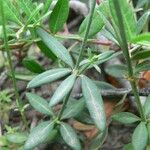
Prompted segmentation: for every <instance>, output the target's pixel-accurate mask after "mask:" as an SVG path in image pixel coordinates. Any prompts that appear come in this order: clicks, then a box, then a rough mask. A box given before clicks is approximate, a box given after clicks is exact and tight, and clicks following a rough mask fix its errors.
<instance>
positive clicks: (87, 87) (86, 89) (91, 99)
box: [82, 76, 106, 131]
mask: <svg viewBox="0 0 150 150" xmlns="http://www.w3.org/2000/svg"><path fill="white" fill-rule="evenodd" d="M82 91H83V96H84V97H85V100H86V104H87V107H88V110H89V112H90V115H91V117H92V118H93V120H94V122H95V124H96V126H97V127H98V128H99V129H100V130H101V131H104V130H105V128H106V117H105V112H104V105H103V100H102V97H101V95H100V91H99V90H98V88H97V86H96V85H95V84H94V82H93V81H92V80H91V79H89V78H88V77H86V76H82Z"/></svg>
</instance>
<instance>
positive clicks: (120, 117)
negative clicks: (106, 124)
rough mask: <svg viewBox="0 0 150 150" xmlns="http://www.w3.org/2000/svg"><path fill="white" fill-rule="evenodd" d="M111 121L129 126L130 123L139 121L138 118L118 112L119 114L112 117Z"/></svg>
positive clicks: (127, 113)
mask: <svg viewBox="0 0 150 150" xmlns="http://www.w3.org/2000/svg"><path fill="white" fill-rule="evenodd" d="M112 119H113V120H115V121H118V122H120V123H123V124H130V123H134V122H137V121H140V118H139V117H137V116H136V115H134V114H132V113H129V112H120V113H117V114H114V115H113V116H112Z"/></svg>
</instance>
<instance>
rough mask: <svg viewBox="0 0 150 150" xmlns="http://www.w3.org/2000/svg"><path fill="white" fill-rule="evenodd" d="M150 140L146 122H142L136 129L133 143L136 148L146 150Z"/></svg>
mask: <svg viewBox="0 0 150 150" xmlns="http://www.w3.org/2000/svg"><path fill="white" fill-rule="evenodd" d="M147 141H148V132H147V128H146V126H145V123H144V122H141V123H140V124H139V125H138V126H137V127H136V128H135V130H134V133H133V136H132V145H133V147H134V150H145V147H146V145H147Z"/></svg>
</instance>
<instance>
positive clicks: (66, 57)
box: [36, 28, 74, 68]
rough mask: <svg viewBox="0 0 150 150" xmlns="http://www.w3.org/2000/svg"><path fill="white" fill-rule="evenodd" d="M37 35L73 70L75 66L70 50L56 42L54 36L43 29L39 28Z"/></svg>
mask: <svg viewBox="0 0 150 150" xmlns="http://www.w3.org/2000/svg"><path fill="white" fill-rule="evenodd" d="M36 31H37V34H38V35H39V36H40V38H41V39H42V41H43V42H44V43H45V45H46V46H47V47H48V48H49V49H50V50H51V51H52V52H53V53H54V54H55V55H56V56H57V57H58V58H60V59H61V60H62V61H64V62H65V63H66V64H67V65H69V66H70V67H72V68H73V66H74V64H73V61H72V58H71V56H70V54H69V52H68V50H67V49H66V48H65V47H64V46H63V45H62V44H61V43H60V42H58V40H56V39H55V38H54V37H53V36H51V35H50V34H49V33H47V32H46V31H45V30H43V29H41V28H37V30H36Z"/></svg>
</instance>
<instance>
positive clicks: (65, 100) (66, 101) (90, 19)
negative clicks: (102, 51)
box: [58, 0, 96, 120]
mask: <svg viewBox="0 0 150 150" xmlns="http://www.w3.org/2000/svg"><path fill="white" fill-rule="evenodd" d="M95 5H96V0H94V1H93V2H92V7H91V10H90V15H89V21H88V25H87V28H86V32H85V36H84V39H83V42H82V45H81V49H80V52H79V57H78V60H77V63H76V66H75V69H77V68H78V67H79V63H80V60H81V57H82V53H83V50H84V46H85V44H86V42H87V39H88V34H89V30H90V26H91V22H92V17H93V13H94V9H95ZM71 91H72V90H70V92H69V93H68V94H67V96H66V97H65V99H64V103H63V106H62V109H61V111H60V113H59V114H58V120H60V119H61V116H62V114H63V112H64V110H65V108H66V104H67V103H68V100H69V97H70V94H71Z"/></svg>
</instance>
